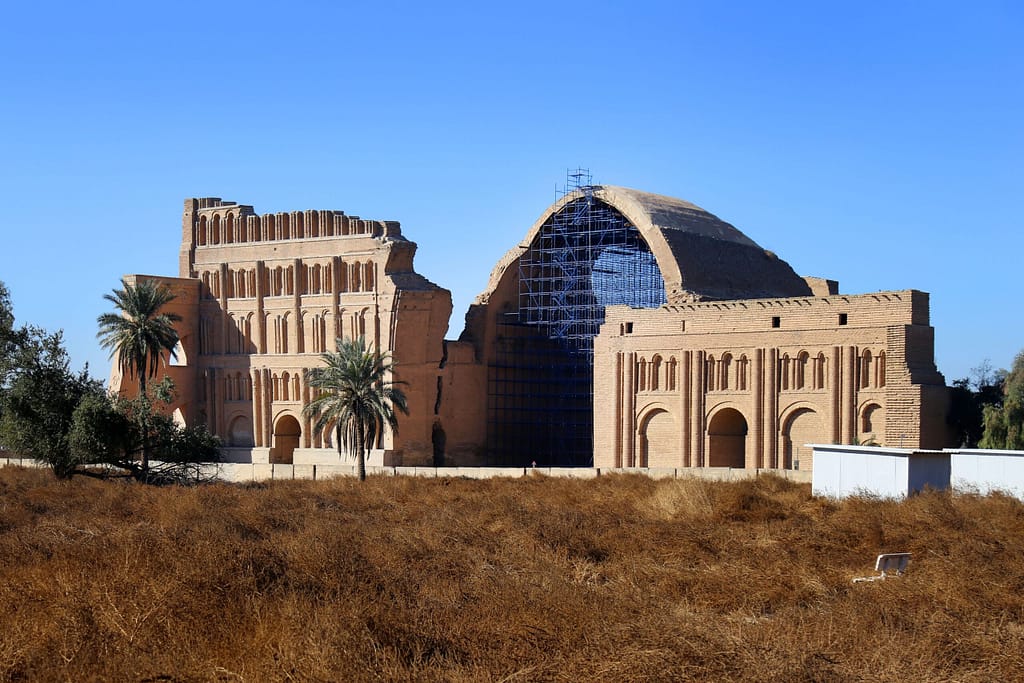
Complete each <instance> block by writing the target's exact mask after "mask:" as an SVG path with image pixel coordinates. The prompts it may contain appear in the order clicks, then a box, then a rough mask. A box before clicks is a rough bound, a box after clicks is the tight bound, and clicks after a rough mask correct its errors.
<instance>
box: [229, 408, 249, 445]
mask: <svg viewBox="0 0 1024 683" xmlns="http://www.w3.org/2000/svg"><path fill="white" fill-rule="evenodd" d="M228 446H232V447H235V448H252V420H250V419H249V418H248V417H246V416H244V415H239V416H238V417H236V418H235V419H234V420H232V421H231V426H230V427H229V428H228Z"/></svg>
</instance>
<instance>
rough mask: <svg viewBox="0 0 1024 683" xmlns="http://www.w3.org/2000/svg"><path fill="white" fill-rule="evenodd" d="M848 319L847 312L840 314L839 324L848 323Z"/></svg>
mask: <svg viewBox="0 0 1024 683" xmlns="http://www.w3.org/2000/svg"><path fill="white" fill-rule="evenodd" d="M846 320H847V318H846V314H845V313H840V314H839V324H840V325H845V324H846Z"/></svg>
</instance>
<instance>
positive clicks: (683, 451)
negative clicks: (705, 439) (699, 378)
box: [676, 351, 693, 467]
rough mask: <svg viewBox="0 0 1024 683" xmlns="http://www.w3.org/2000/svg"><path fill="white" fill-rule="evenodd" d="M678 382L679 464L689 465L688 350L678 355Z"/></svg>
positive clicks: (691, 409) (690, 455)
mask: <svg viewBox="0 0 1024 683" xmlns="http://www.w3.org/2000/svg"><path fill="white" fill-rule="evenodd" d="M677 381H678V382H679V383H678V384H677V385H676V390H677V391H678V392H679V421H678V424H679V452H680V458H679V465H680V466H681V467H690V464H691V458H692V455H693V454H692V452H691V450H690V435H689V431H690V430H688V429H687V428H686V425H687V424H689V421H690V413H691V412H692V411H693V408H692V406H691V405H690V400H691V394H690V352H689V351H684V352H683V353H681V354H680V355H679V377H678V380H677Z"/></svg>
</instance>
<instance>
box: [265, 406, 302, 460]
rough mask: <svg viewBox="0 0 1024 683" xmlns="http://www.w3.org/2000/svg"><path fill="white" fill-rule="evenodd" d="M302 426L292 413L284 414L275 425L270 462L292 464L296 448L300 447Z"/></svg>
mask: <svg viewBox="0 0 1024 683" xmlns="http://www.w3.org/2000/svg"><path fill="white" fill-rule="evenodd" d="M301 435H302V428H301V427H299V421H298V420H296V419H295V418H294V417H292V416H291V415H282V416H281V417H279V418H278V419H277V424H276V425H274V447H273V448H272V449H270V462H272V463H281V464H287V465H290V464H291V463H292V456H293V454H294V453H295V449H296V448H298V447H299V437H300V436H301Z"/></svg>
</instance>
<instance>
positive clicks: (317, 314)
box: [199, 307, 371, 355]
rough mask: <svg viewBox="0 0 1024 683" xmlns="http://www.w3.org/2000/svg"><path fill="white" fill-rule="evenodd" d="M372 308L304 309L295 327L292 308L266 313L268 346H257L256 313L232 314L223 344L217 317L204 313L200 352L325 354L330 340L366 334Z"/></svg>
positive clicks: (264, 324) (264, 325) (201, 353)
mask: <svg viewBox="0 0 1024 683" xmlns="http://www.w3.org/2000/svg"><path fill="white" fill-rule="evenodd" d="M370 315H371V313H370V309H369V307H362V308H358V309H354V310H353V309H344V308H342V309H341V310H340V311H339V312H338V314H337V315H332V314H331V313H330V311H328V310H326V309H321V310H318V311H302V312H301V314H300V327H299V329H298V330H296V329H293V328H294V325H295V314H294V313H293V312H292V311H283V312H272V311H268V312H266V313H265V314H264V323H263V327H264V329H265V330H266V348H265V349H262V350H261V349H260V348H258V342H259V340H258V339H256V338H255V336H254V335H255V332H257V330H256V329H255V322H256V313H252V312H250V313H238V314H229V315H228V320H229V325H228V327H227V331H226V332H227V334H226V337H225V338H224V339H223V344H221V343H220V341H221V335H220V334H219V332H218V329H217V328H218V325H217V324H216V322H215V321H216V319H215V318H212V317H210V316H202V317H200V319H199V353H200V355H215V354H218V353H225V354H250V353H271V354H286V353H324V352H326V351H327V350H328V346H327V342H328V339H334V338H338V337H341V338H348V339H357V338H359V337H366V335H367V323H368V321H369V318H370Z"/></svg>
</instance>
